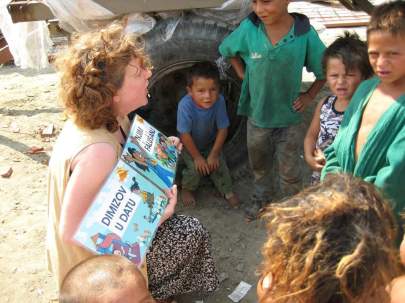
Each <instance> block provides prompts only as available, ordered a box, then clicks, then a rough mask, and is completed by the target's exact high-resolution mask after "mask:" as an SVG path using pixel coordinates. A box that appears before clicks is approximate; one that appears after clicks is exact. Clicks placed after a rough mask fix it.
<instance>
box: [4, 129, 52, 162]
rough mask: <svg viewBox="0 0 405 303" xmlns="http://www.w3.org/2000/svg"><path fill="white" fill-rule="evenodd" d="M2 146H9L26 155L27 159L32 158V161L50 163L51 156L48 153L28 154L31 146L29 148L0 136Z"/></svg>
mask: <svg viewBox="0 0 405 303" xmlns="http://www.w3.org/2000/svg"><path fill="white" fill-rule="evenodd" d="M0 144H2V145H4V146H8V147H10V148H12V149H14V150H16V151H18V152H20V153H22V154H24V155H26V156H27V157H30V158H31V159H32V160H34V161H36V162H38V163H40V164H44V162H45V161H46V162H48V161H49V156H48V155H47V154H46V153H39V154H32V155H31V154H27V153H26V152H27V151H28V150H29V149H30V147H31V146H28V145H26V144H23V143H20V142H17V141H14V140H11V139H10V138H7V137H4V136H2V135H0Z"/></svg>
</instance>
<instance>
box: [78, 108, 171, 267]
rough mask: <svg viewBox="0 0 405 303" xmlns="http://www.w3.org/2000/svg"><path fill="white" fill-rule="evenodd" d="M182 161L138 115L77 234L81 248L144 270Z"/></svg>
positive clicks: (166, 140) (164, 139)
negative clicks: (114, 256)
mask: <svg viewBox="0 0 405 303" xmlns="http://www.w3.org/2000/svg"><path fill="white" fill-rule="evenodd" d="M177 158H178V151H177V149H176V147H175V146H174V145H172V144H171V142H170V140H169V139H168V138H167V137H166V136H165V135H163V134H162V133H161V132H160V131H158V130H157V129H155V128H154V127H153V126H151V125H150V124H149V123H147V122H146V121H145V120H144V119H143V118H142V117H140V116H139V115H136V116H135V118H134V122H133V124H132V126H131V129H130V131H129V135H128V139H127V142H126V143H125V146H124V148H123V153H122V155H121V157H120V159H119V161H118V163H117V165H116V166H115V168H114V170H113V172H112V173H111V174H110V175H109V176H108V178H107V180H106V182H105V183H104V185H103V186H102V188H101V190H100V191H99V193H98V194H97V196H96V198H95V199H94V201H93V202H92V204H91V206H90V207H89V209H88V211H87V213H86V214H85V216H84V218H83V220H82V221H81V223H80V225H79V228H78V229H77V231H76V233H75V235H74V239H75V240H76V241H77V242H78V243H79V245H81V246H84V247H85V248H87V249H89V250H91V251H93V252H94V253H96V254H118V255H122V256H125V257H126V258H128V259H129V260H131V261H132V262H133V263H135V264H136V265H140V264H141V263H142V261H143V258H144V256H145V254H146V252H147V250H148V248H149V246H150V244H151V241H152V240H153V236H154V234H155V232H156V229H157V227H158V224H159V220H160V217H161V216H162V214H163V212H164V210H165V208H166V205H167V203H168V198H167V196H166V194H165V190H166V189H169V188H171V187H172V185H173V182H174V177H175V172H176V164H177Z"/></svg>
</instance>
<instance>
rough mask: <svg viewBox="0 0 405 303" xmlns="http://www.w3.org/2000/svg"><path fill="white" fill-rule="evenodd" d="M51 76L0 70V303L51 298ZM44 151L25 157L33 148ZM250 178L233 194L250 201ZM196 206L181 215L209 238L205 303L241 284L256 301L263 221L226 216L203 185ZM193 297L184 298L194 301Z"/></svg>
mask: <svg viewBox="0 0 405 303" xmlns="http://www.w3.org/2000/svg"><path fill="white" fill-rule="evenodd" d="M56 81H57V76H56V74H55V73H54V72H53V71H52V70H48V71H42V72H41V73H39V74H38V73H37V72H34V71H24V70H20V69H18V68H15V67H12V66H3V67H0V92H1V95H0V155H1V157H0V170H1V171H0V173H1V174H3V173H4V172H5V171H7V170H8V169H9V168H10V167H11V168H12V170H13V173H12V175H11V176H10V177H9V178H0V225H1V227H0V236H1V241H0V252H1V253H0V298H1V299H0V301H1V302H48V301H49V300H50V299H52V298H56V291H55V287H54V285H53V279H52V276H51V275H50V274H49V273H48V272H47V269H46V261H45V237H46V230H45V228H46V220H47V202H46V174H47V163H48V160H49V156H50V154H51V152H52V144H53V143H54V141H55V139H56V137H57V134H58V132H59V131H60V129H61V127H62V125H63V123H64V116H63V115H62V112H61V109H60V107H58V105H57V102H56ZM51 123H52V124H54V126H55V135H54V136H52V137H51V138H48V137H41V135H40V133H41V129H44V128H45V127H46V126H47V125H49V124H51ZM34 146H35V147H43V148H44V152H41V153H37V154H30V153H29V150H30V148H32V147H34ZM250 180H251V178H250V174H249V172H248V170H247V169H246V168H242V169H241V170H239V172H238V174H237V181H236V182H235V191H236V192H237V193H238V194H239V196H240V198H241V200H242V201H246V200H247V199H248V192H249V188H250V187H251V181H250ZM197 198H198V201H199V203H198V205H197V206H196V207H195V208H193V209H184V207H182V206H181V205H180V207H178V212H179V213H187V214H190V215H193V216H196V217H197V218H199V219H200V220H201V221H202V222H203V224H204V225H205V226H206V227H207V229H208V230H209V231H210V233H211V236H212V244H213V253H214V256H215V259H216V263H217V267H218V273H219V274H220V280H222V281H221V284H220V288H219V290H218V291H217V292H216V293H214V294H213V295H212V296H210V297H209V298H204V302H221V303H223V302H231V301H230V300H229V299H228V298H227V295H228V294H230V293H231V292H232V291H233V289H234V288H235V287H236V286H237V285H238V284H239V282H240V281H245V282H247V283H249V284H251V285H252V289H251V290H250V291H249V293H248V294H247V296H246V297H245V298H244V299H243V300H242V302H247V303H253V302H256V291H255V287H256V286H255V283H256V280H257V275H256V270H257V267H258V265H259V263H260V259H261V256H260V248H261V246H262V244H263V242H264V240H265V237H266V235H265V228H264V224H263V222H259V221H254V222H250V223H247V222H246V221H245V220H244V217H243V212H242V211H241V210H232V209H229V208H228V207H227V206H226V203H225V202H224V200H223V199H221V198H218V197H216V196H215V195H214V194H213V190H212V189H211V188H210V187H209V186H205V187H203V188H202V190H201V191H200V192H199V193H198V195H197ZM195 299H198V298H193V299H190V298H189V299H187V298H186V299H183V300H185V302H195Z"/></svg>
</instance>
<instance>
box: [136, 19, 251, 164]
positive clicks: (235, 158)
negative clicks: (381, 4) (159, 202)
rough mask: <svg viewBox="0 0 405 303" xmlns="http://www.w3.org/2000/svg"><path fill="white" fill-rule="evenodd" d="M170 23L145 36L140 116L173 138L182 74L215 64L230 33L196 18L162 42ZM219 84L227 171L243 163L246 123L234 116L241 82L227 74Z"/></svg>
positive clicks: (220, 25)
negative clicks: (144, 100) (145, 86)
mask: <svg viewBox="0 0 405 303" xmlns="http://www.w3.org/2000/svg"><path fill="white" fill-rule="evenodd" d="M173 21H174V20H173V19H165V20H160V21H159V22H158V23H157V24H156V26H155V28H154V29H153V30H152V31H150V32H148V33H147V34H146V35H145V37H144V38H145V44H146V52H147V54H148V55H149V56H150V58H151V61H152V65H153V73H152V77H151V79H150V80H149V83H150V85H149V86H150V88H149V92H150V101H149V104H148V105H147V106H146V107H144V108H142V109H141V112H140V114H141V115H142V116H143V117H144V118H146V119H147V120H148V121H150V123H151V124H152V125H155V126H156V127H157V128H158V129H160V130H161V131H163V132H164V133H165V134H167V135H177V132H176V121H177V104H178V102H179V100H180V99H181V98H182V97H183V96H184V95H185V94H186V72H187V69H188V68H189V67H190V66H191V65H192V64H194V63H196V62H199V61H205V60H208V61H211V62H214V61H216V60H217V59H218V58H219V57H220V54H219V52H218V46H219V44H220V43H221V41H222V40H223V39H224V38H225V37H226V36H227V35H228V34H229V33H230V32H231V30H232V29H231V28H230V27H229V26H228V25H227V24H225V23H219V22H218V21H215V22H214V21H213V20H210V19H207V18H204V17H199V16H193V15H188V16H183V17H182V18H181V19H180V22H179V23H178V25H177V27H176V29H175V31H174V33H173V34H172V36H171V38H170V39H165V34H166V28H167V26H168V25H170V24H172V23H173ZM224 79H225V80H221V92H222V94H223V95H224V97H225V100H226V102H227V111H228V116H229V119H230V123H231V124H230V127H229V129H228V130H229V132H228V138H227V141H226V143H225V146H224V153H225V157H226V159H227V162H228V166H229V168H230V169H231V171H232V170H233V169H236V168H238V167H239V166H240V165H239V164H241V163H244V162H246V160H247V148H246V123H245V122H246V121H245V119H243V118H241V117H238V116H237V114H236V110H237V104H238V100H239V95H240V88H241V81H240V80H239V79H238V77H237V76H236V74H235V73H234V72H233V71H232V70H231V69H228V71H226V72H225V75H224Z"/></svg>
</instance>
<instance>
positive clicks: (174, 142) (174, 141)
mask: <svg viewBox="0 0 405 303" xmlns="http://www.w3.org/2000/svg"><path fill="white" fill-rule="evenodd" d="M169 141H170V144H171V145H174V146H176V149H177V151H178V152H179V153H181V150H182V149H183V144H182V143H181V142H180V139H179V138H177V137H174V136H171V137H169Z"/></svg>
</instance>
